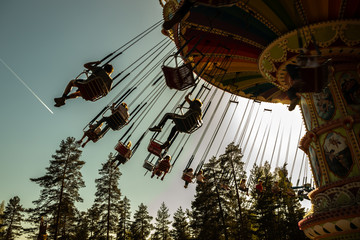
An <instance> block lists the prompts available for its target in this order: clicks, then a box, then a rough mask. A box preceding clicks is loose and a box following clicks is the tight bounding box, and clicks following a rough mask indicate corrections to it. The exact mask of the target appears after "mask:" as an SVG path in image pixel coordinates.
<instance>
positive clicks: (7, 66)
mask: <svg viewBox="0 0 360 240" xmlns="http://www.w3.org/2000/svg"><path fill="white" fill-rule="evenodd" d="M0 61H1V62H2V63H3V64H4V66H5V67H6V68H7V69H9V71H10V72H11V73H12V74H14V76H15V77H16V78H17V79H18V80H19V81H20V82H21V83H22V84H23V85H24V86H25V87H26V88H27V89H28V90H29V91H30V92H31V93H32V95H34V97H36V99H37V100H39V102H40V103H41V104H42V105H43V106H44V107H45V108H46V109H47V110H49V112H50V113H51V114H54V113H53V111H51V109H50V108H49V107H48V106H46V104H45V103H44V102H43V101H42V100H41V99H40V98H39V97H38V96H37V95H36V93H34V91H33V90H31V88H30V87H29V86H28V85H27V84H26V83H25V82H24V81H23V80H22V79H21V78H20V77H19V76H18V75H17V74H16V73H15V72H14V71H13V70H12V69H11V68H10V67H9V65H7V64H6V63H5V62H4V60H2V59H1V58H0Z"/></svg>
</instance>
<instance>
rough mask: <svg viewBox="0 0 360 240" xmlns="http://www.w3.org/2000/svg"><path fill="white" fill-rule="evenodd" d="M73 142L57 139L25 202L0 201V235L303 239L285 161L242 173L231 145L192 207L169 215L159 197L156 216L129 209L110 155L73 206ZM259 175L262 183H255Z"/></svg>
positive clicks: (3, 238)
mask: <svg viewBox="0 0 360 240" xmlns="http://www.w3.org/2000/svg"><path fill="white" fill-rule="evenodd" d="M79 147H80V146H79V144H77V143H76V141H75V138H73V137H68V138H67V139H65V140H62V141H61V143H60V146H59V149H57V150H56V151H55V154H54V155H52V158H51V160H50V161H49V165H48V167H47V168H46V169H45V170H44V171H43V172H44V174H43V176H39V177H37V178H31V179H30V181H32V182H33V183H34V184H36V185H38V187H40V195H39V198H38V199H35V200H34V201H33V202H32V203H33V205H32V207H31V208H24V207H23V206H22V204H21V199H20V198H19V197H18V196H14V197H12V198H11V199H10V200H9V201H8V202H5V201H2V203H1V204H0V240H15V239H36V240H42V239H55V240H108V239H114V240H115V239H116V240H145V239H151V240H190V239H196V240H217V239H219V240H240V239H244V240H247V239H252V240H263V239H269V240H272V239H274V240H282V239H284V240H285V239H291V240H298V239H299V240H301V239H307V238H306V237H305V235H304V233H303V232H302V231H301V230H299V228H298V222H299V221H300V220H301V219H302V218H303V217H304V215H305V210H304V208H303V207H302V206H301V202H300V200H303V199H300V198H299V197H298V196H297V195H296V194H295V192H294V191H293V190H292V189H291V184H290V182H289V180H288V176H287V170H286V165H285V166H282V167H278V168H276V169H271V167H270V164H269V163H267V162H265V163H264V164H263V165H262V166H256V165H254V166H253V168H252V169H251V171H250V173H246V172H245V171H244V162H243V159H242V158H243V155H242V153H241V149H239V147H238V146H236V145H234V144H229V145H228V146H227V148H226V151H225V153H223V154H222V155H220V156H219V157H218V158H215V157H212V158H211V159H208V160H207V161H206V163H205V164H204V165H203V166H202V170H203V175H204V177H205V179H204V182H199V183H195V186H196V194H195V196H194V199H193V200H192V202H191V209H183V208H182V207H181V206H179V207H178V209H177V210H176V211H175V212H174V213H173V214H170V213H169V209H168V207H167V206H166V203H165V202H162V204H161V206H160V208H159V209H158V211H157V214H156V216H150V214H149V211H148V207H147V206H146V205H144V204H140V205H139V206H138V207H137V208H135V209H136V210H135V212H132V211H131V199H129V198H127V197H126V196H123V195H122V194H121V189H119V187H118V185H119V184H118V183H119V181H120V178H121V175H122V173H121V172H120V169H119V168H115V167H114V165H113V164H112V162H113V161H112V160H113V158H114V155H113V154H112V153H110V154H109V155H108V156H107V158H106V159H105V160H104V162H103V163H102V164H101V168H100V169H99V170H98V176H97V177H96V179H95V184H96V192H95V193H94V195H95V200H94V202H93V204H92V206H91V208H89V209H87V210H86V211H82V210H79V209H77V207H76V204H77V203H79V202H82V201H83V199H82V197H81V196H80V193H79V190H80V189H81V188H84V187H85V182H84V181H83V179H82V174H81V169H82V167H83V166H84V164H85V162H84V161H83V160H81V153H82V152H81V150H80V149H79ZM243 179H245V180H246V183H245V184H244V182H242V181H244V180H243ZM259 181H262V189H260V188H258V187H256V186H257V185H258V184H259ZM244 186H245V187H244ZM304 201H307V200H304Z"/></svg>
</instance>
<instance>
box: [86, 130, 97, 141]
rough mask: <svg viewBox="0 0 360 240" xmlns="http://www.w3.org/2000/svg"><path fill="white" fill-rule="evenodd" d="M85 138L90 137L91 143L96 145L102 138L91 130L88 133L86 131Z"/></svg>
mask: <svg viewBox="0 0 360 240" xmlns="http://www.w3.org/2000/svg"><path fill="white" fill-rule="evenodd" d="M85 136H87V137H88V139H90V140H91V141H93V142H94V143H96V142H97V141H98V140H99V139H100V136H99V135H97V134H96V133H95V132H94V131H93V129H89V130H87V131H85Z"/></svg>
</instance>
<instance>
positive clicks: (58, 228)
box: [30, 137, 85, 239]
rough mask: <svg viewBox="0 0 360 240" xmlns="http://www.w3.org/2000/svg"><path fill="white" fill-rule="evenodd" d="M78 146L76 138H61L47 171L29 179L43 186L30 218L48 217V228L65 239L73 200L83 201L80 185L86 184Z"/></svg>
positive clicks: (71, 220) (70, 220) (72, 210)
mask: <svg viewBox="0 0 360 240" xmlns="http://www.w3.org/2000/svg"><path fill="white" fill-rule="evenodd" d="M78 148H79V145H78V144H76V143H75V138H73V137H68V138H67V139H66V141H64V140H62V141H61V143H60V149H59V150H56V154H55V155H53V156H52V158H53V159H52V160H50V166H49V167H47V168H46V170H47V172H46V174H45V175H44V176H42V177H39V178H31V179H30V180H31V181H32V182H35V183H37V184H39V185H40V187H42V189H41V192H40V197H39V199H38V200H36V201H33V203H34V204H35V206H36V207H35V208H34V209H31V211H30V213H31V216H30V220H31V221H32V222H33V223H34V224H37V223H38V222H39V221H40V218H41V216H45V217H46V218H47V219H51V220H50V229H49V230H50V232H51V234H52V235H53V238H54V239H58V237H59V236H60V237H61V238H62V239H68V238H69V237H70V235H71V234H73V233H72V232H70V231H69V228H70V226H72V225H74V224H73V223H74V221H75V213H76V207H75V203H76V202H82V201H83V199H82V198H81V197H80V194H79V189H80V188H82V187H85V183H84V181H83V180H82V175H81V172H80V169H81V168H82V166H83V165H84V164H85V162H84V161H81V160H80V159H79V158H80V156H81V150H79V149H78Z"/></svg>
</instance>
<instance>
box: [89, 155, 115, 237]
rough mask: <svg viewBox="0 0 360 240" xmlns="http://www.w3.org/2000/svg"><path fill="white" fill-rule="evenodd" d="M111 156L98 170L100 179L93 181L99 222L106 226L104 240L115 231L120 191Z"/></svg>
mask: <svg viewBox="0 0 360 240" xmlns="http://www.w3.org/2000/svg"><path fill="white" fill-rule="evenodd" d="M112 160H113V154H112V153H110V154H109V156H108V160H107V161H106V163H104V164H102V168H101V169H100V170H99V174H100V175H101V177H100V178H98V179H96V180H95V183H96V188H97V191H96V193H95V197H96V198H95V205H96V206H97V207H98V209H99V210H100V216H101V219H100V222H99V224H103V225H105V226H106V239H107V240H108V239H109V238H110V232H115V231H116V224H117V222H118V217H119V210H120V197H121V194H120V189H119V188H118V184H119V179H120V176H121V173H120V171H119V169H118V168H114V167H113V166H112V164H111V163H112Z"/></svg>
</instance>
